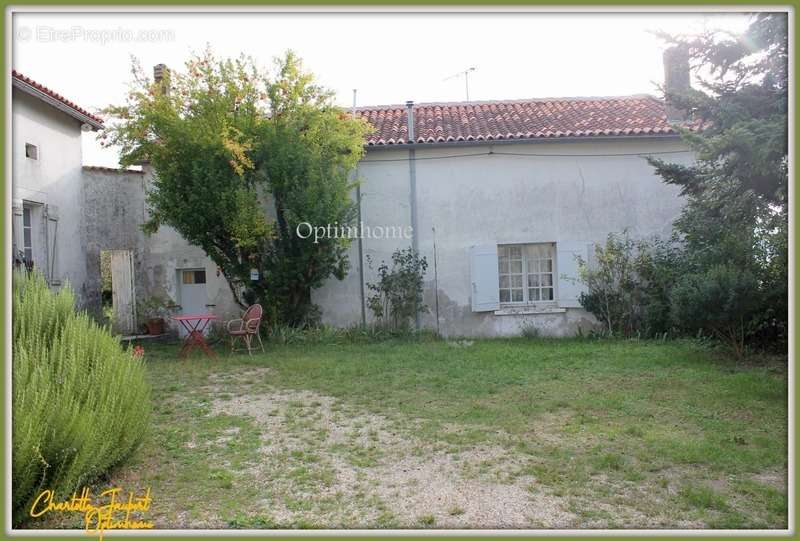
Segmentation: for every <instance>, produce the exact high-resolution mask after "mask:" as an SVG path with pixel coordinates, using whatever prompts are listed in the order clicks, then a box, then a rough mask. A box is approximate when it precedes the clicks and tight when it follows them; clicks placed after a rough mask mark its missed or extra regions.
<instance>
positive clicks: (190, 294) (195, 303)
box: [178, 269, 209, 336]
mask: <svg viewBox="0 0 800 541" xmlns="http://www.w3.org/2000/svg"><path fill="white" fill-rule="evenodd" d="M178 295H179V297H178V298H179V301H178V302H179V303H180V305H181V310H180V311H181V315H184V316H196V315H200V314H207V313H209V312H208V295H207V293H206V271H205V269H181V270H179V271H178ZM191 324H192V325H194V322H192V323H191ZM179 330H180V335H181V336H186V334H187V333H186V329H184V328H183V326H182V325H181V326H180V327H179ZM205 334H208V327H206V329H205Z"/></svg>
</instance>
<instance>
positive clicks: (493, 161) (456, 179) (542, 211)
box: [313, 138, 693, 336]
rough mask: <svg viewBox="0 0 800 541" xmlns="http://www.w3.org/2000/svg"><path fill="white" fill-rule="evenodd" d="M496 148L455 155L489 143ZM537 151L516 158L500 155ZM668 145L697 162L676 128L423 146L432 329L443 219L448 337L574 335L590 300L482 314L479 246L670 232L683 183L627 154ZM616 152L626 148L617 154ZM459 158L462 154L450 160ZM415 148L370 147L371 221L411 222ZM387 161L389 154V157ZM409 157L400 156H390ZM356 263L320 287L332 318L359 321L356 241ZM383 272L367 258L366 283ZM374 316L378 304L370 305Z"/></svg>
mask: <svg viewBox="0 0 800 541" xmlns="http://www.w3.org/2000/svg"><path fill="white" fill-rule="evenodd" d="M490 150H493V151H494V152H496V153H498V154H494V155H490V156H472V157H458V158H455V157H452V156H457V155H464V154H479V153H486V152H488V151H490ZM502 152H509V153H515V154H537V155H538V156H529V155H528V156H509V155H501V154H499V153H502ZM656 152H667V153H669V154H664V155H662V156H661V157H664V158H668V159H670V160H672V161H676V162H681V163H689V162H691V160H692V159H693V158H692V154H691V153H690V152H689V151H688V150H687V149H686V147H685V146H684V145H683V143H681V142H680V141H679V140H678V139H676V138H669V139H657V140H656V139H649V140H648V139H638V140H631V139H627V140H622V139H616V140H604V141H602V140H591V141H583V142H548V143H531V144H499V145H494V146H490V145H481V146H477V145H475V146H464V147H449V148H430V149H417V151H416V155H417V158H418V160H417V161H416V177H417V197H416V201H417V213H418V235H419V250H420V253H421V255H424V256H426V257H427V259H428V262H429V269H428V274H427V276H426V293H425V299H426V303H427V304H428V306H429V307H430V310H431V312H430V313H428V314H427V315H425V316H424V317H423V320H422V323H423V325H424V326H425V327H428V328H436V320H435V317H434V314H433V309H434V300H435V294H436V293H435V291H434V288H433V228H434V227H435V229H436V248H437V260H438V265H437V271H438V277H439V279H438V283H439V291H438V296H439V325H440V328H441V331H442V333H443V334H445V335H448V336H462V335H463V336H497V335H514V334H519V332H520V329H521V325H523V324H533V325H535V326H537V327H539V328H540V329H541V331H542V334H545V335H556V336H561V335H569V334H574V333H575V332H576V330H577V328H578V326H581V327H582V328H583V329H584V330H585V329H587V328H588V327H589V326H591V324H592V321H591V317H590V316H589V315H588V314H586V313H585V312H584V311H583V310H582V309H575V308H570V309H567V310H566V311H558V312H556V313H550V314H533V315H531V314H528V315H524V316H520V315H496V314H494V313H492V312H482V313H473V312H472V310H471V307H470V304H471V299H470V295H471V281H470V264H469V247H470V246H473V245H481V244H506V243H534V242H555V243H556V244H558V243H564V242H575V241H577V242H587V243H602V242H604V240H605V238H606V236H607V235H608V233H610V232H621V231H622V230H623V229H626V228H627V229H628V230H629V231H630V233H631V235H633V236H635V237H645V236H650V235H654V234H658V235H667V234H669V232H670V230H671V224H672V222H673V221H674V219H675V218H677V217H678V215H679V213H680V210H681V207H682V201H681V198H680V197H679V194H678V189H677V188H675V187H673V186H669V185H667V184H665V183H664V182H663V181H662V180H661V179H660V178H659V177H657V176H655V175H654V174H653V169H652V167H650V166H649V165H648V164H647V162H646V160H645V158H644V157H642V156H630V155H626V156H618V154H635V153H642V154H647V153H656ZM615 155H617V156H615ZM448 156H451V157H452V158H446V157H448ZM407 157H408V150H403V149H386V150H383V149H381V150H371V151H370V152H369V153H368V155H367V157H366V158H365V160H364V161H362V163H361V164H360V166H359V175H360V178H361V181H362V193H363V198H362V214H363V217H364V222H365V224H367V225H373V226H374V225H384V226H390V225H403V226H406V225H410V215H411V213H410V210H409V209H410V203H409V186H410V184H409V165H408V161H407V160H406V159H405V158H407ZM381 160H383V161H381ZM386 160H398V161H386ZM363 244H364V253H365V255H366V254H368V255H370V256H371V257H372V258H373V259H374V260H375V261H376V263H380V261H381V260H387V261H388V260H389V259H390V257H391V253H392V251H393V250H394V249H396V248H397V247H407V246H409V244H410V243H409V242H406V241H398V240H375V239H364V241H363ZM350 253H351V267H352V270H351V273H350V275H349V276H348V278H346V279H345V280H344V281H343V282H339V281H336V280H330V281H329V282H328V283H327V284H326V285H325V286H324V287H323V288H321V289H320V290H318V291H315V293H314V297H313V298H314V300H315V302H317V303H319V304H320V306H321V307H322V309H323V317H324V321H325V322H326V323H329V324H333V325H352V324H357V323H358V322H359V321H360V314H361V308H360V297H359V283H358V273H357V264H358V261H357V255H356V253H357V252H356V250H355V243H354V245H353V247H352V248H351V251H350ZM374 279H375V272H374V270H370V269H369V267H366V268H365V281H366V282H370V281H374ZM368 315H369V314H368Z"/></svg>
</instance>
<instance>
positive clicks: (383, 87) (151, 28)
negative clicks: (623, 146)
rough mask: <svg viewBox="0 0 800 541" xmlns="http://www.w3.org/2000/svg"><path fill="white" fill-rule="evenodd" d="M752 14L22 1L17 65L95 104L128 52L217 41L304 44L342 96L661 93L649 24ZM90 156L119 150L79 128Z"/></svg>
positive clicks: (173, 52) (220, 46) (361, 99)
mask: <svg viewBox="0 0 800 541" xmlns="http://www.w3.org/2000/svg"><path fill="white" fill-rule="evenodd" d="M747 22H748V16H747V14H744V13H653V12H649V13H591V14H589V13H583V14H579V13H542V12H538V13H535V12H516V13H269V12H260V13H229V14H223V13H80V14H77V13H47V12H35V13H15V14H14V15H13V19H12V25H13V29H12V39H13V47H12V65H13V67H14V69H16V70H18V71H20V72H22V73H23V74H25V75H27V76H28V77H31V78H32V79H34V80H35V81H37V82H39V83H42V84H44V85H46V86H48V87H50V88H51V89H53V90H55V91H57V92H59V93H60V94H62V95H63V96H65V97H67V98H68V99H70V100H72V101H74V102H76V103H77V104H78V105H80V106H82V107H84V108H85V109H88V110H89V111H93V112H94V111H97V110H99V109H101V108H102V107H105V106H107V105H109V104H119V103H122V102H123V100H124V97H125V94H126V92H127V89H128V84H129V83H130V81H131V73H130V70H131V58H132V57H136V58H138V59H139V61H140V62H141V64H142V66H144V67H146V68H147V70H148V72H149V73H152V69H151V68H152V66H154V65H155V64H159V63H164V64H166V65H168V66H170V67H172V68H180V67H182V66H183V64H184V62H185V61H186V60H187V58H189V57H190V56H191V55H192V53H193V52H200V51H202V50H203V49H205V47H206V46H207V45H209V46H210V47H211V48H212V50H213V51H214V52H215V54H216V55H217V56H218V57H227V56H238V55H239V54H241V53H245V54H247V55H250V56H252V57H253V58H254V59H255V61H256V63H257V64H258V65H260V66H262V67H264V68H266V69H269V68H271V67H272V65H273V60H274V58H275V57H276V56H280V55H282V54H283V52H284V51H286V50H287V49H292V50H294V51H295V52H296V53H298V54H299V55H300V57H301V58H302V59H303V61H304V65H305V67H306V68H307V69H309V70H310V71H312V72H313V73H314V74H315V75H316V77H317V79H318V81H319V82H320V83H321V84H323V85H324V86H326V87H327V88H330V89H332V90H334V91H335V92H336V99H337V102H338V103H339V104H340V105H342V106H343V107H350V106H352V103H353V89H357V90H358V93H357V102H358V105H383V104H398V103H405V102H406V101H407V100H414V101H415V102H417V103H421V102H430V101H464V100H465V99H466V89H465V80H464V77H463V76H461V75H458V76H454V75H455V74H457V73H459V72H463V71H464V70H467V69H469V68H472V67H474V68H475V70H474V71H470V75H469V97H470V100H472V101H477V100H501V99H525V98H542V97H575V96H622V95H630V94H641V93H647V94H654V95H658V85H660V84H661V83H662V82H663V78H664V75H663V65H662V56H661V55H662V52H663V50H664V48H665V45H664V43H663V42H662V41H661V40H660V39H659V38H658V37H656V36H655V35H654V33H653V32H654V31H659V30H660V31H666V32H668V33H672V34H685V33H695V32H699V31H702V30H703V29H716V28H722V29H726V30H729V31H733V32H739V31H742V30H743V29H744V28H745V27H746V26H747ZM83 139H84V140H83V162H84V164H85V165H103V166H108V167H116V166H117V165H118V164H117V152H116V151H115V150H114V149H103V148H101V147H100V145H99V143H98V142H97V141H96V139H95V136H94V135H93V134H84V135H83Z"/></svg>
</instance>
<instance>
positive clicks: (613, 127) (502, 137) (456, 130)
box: [356, 95, 678, 147]
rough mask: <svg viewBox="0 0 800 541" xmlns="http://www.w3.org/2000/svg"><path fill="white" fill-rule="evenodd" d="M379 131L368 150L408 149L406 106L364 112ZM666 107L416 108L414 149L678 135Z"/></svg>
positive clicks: (624, 102) (578, 103) (645, 102)
mask: <svg viewBox="0 0 800 541" xmlns="http://www.w3.org/2000/svg"><path fill="white" fill-rule="evenodd" d="M356 114H357V116H360V117H363V118H366V119H367V120H368V121H369V122H370V123H371V124H372V125H373V126H374V127H375V131H374V132H373V133H372V134H371V135H369V136H368V138H367V146H370V147H380V146H393V145H404V144H409V141H408V140H407V138H408V118H407V116H408V115H407V113H406V106H405V105H387V106H378V107H360V108H357V109H356ZM677 134H678V131H677V130H676V129H675V128H674V127H673V126H671V125H670V123H669V122H667V113H666V106H665V105H664V102H663V101H661V100H659V99H656V98H655V97H653V96H648V95H636V96H622V97H606V98H543V99H532V100H514V101H476V102H461V103H420V104H415V105H414V135H415V137H414V141H413V142H414V143H422V144H424V143H430V144H434V143H458V142H470V141H507V140H525V139H557V138H563V137H595V136H644V135H677Z"/></svg>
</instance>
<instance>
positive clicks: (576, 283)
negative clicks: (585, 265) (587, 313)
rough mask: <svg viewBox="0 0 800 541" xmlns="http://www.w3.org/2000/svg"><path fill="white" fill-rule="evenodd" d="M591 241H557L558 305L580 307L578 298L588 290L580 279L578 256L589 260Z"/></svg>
mask: <svg viewBox="0 0 800 541" xmlns="http://www.w3.org/2000/svg"><path fill="white" fill-rule="evenodd" d="M590 246H591V243H589V242H585V241H566V242H558V243H556V265H557V270H558V305H559V306H560V307H562V308H580V306H581V303H580V302H579V301H578V299H579V298H580V296H581V293H583V292H584V291H586V286H585V285H584V284H583V283H582V282H581V281H580V279H579V274H578V261H577V257H580V258H582V259H583V260H584V261H588V257H589V247H590Z"/></svg>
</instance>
